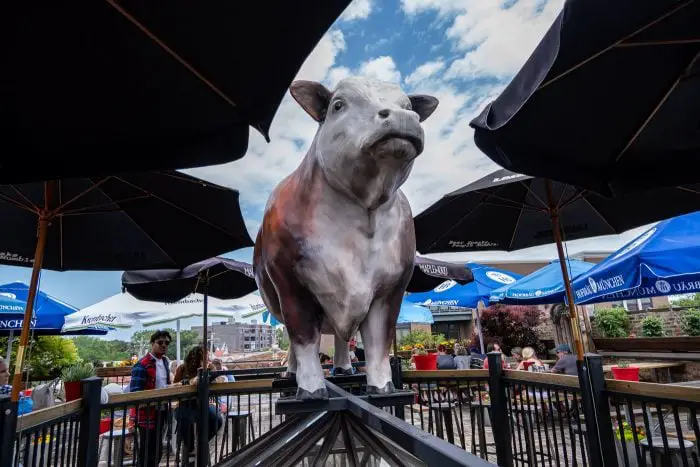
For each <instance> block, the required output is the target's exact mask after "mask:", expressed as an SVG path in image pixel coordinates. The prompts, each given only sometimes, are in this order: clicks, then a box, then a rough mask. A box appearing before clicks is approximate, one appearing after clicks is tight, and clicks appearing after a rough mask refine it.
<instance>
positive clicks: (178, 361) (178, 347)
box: [175, 319, 180, 365]
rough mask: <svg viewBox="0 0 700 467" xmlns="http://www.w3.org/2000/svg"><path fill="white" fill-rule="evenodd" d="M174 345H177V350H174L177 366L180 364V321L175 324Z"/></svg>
mask: <svg viewBox="0 0 700 467" xmlns="http://www.w3.org/2000/svg"><path fill="white" fill-rule="evenodd" d="M175 339H176V340H175V343H176V345H177V348H176V349H175V360H176V361H177V364H178V365H179V364H180V320H179V319H178V320H177V321H176V322H175Z"/></svg>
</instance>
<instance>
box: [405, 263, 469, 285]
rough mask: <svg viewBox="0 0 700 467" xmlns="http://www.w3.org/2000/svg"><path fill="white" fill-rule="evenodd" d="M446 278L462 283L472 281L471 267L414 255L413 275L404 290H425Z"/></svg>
mask: <svg viewBox="0 0 700 467" xmlns="http://www.w3.org/2000/svg"><path fill="white" fill-rule="evenodd" d="M446 280H453V281H455V282H457V283H458V284H460V285H464V284H468V283H470V282H472V281H473V280H474V276H473V275H472V271H471V269H469V268H468V267H467V266H465V265H464V264H463V263H461V264H460V263H449V262H447V261H439V260H437V259H433V258H426V257H425V256H419V255H416V263H415V266H414V267H413V276H411V282H409V283H408V287H406V292H427V291H428V290H433V289H434V288H435V287H437V286H438V285H440V284H442V283H443V282H445V281H446Z"/></svg>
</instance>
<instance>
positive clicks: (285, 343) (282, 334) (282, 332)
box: [275, 328, 289, 350]
mask: <svg viewBox="0 0 700 467" xmlns="http://www.w3.org/2000/svg"><path fill="white" fill-rule="evenodd" d="M275 334H276V335H277V336H276V337H277V345H279V347H280V349H282V350H288V349H289V336H288V335H287V329H286V328H277V329H275Z"/></svg>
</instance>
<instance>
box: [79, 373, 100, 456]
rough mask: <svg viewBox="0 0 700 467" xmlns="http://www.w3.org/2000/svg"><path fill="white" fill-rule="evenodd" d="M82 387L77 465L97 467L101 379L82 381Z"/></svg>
mask: <svg viewBox="0 0 700 467" xmlns="http://www.w3.org/2000/svg"><path fill="white" fill-rule="evenodd" d="M82 387H83V400H82V402H83V407H82V412H81V415H80V435H79V436H80V437H79V439H78V465H97V463H98V461H99V449H98V446H99V438H100V403H101V399H100V396H101V393H102V378H98V377H97V376H92V377H90V378H87V379H84V380H83V381H82Z"/></svg>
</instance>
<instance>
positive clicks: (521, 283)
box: [489, 259, 595, 305]
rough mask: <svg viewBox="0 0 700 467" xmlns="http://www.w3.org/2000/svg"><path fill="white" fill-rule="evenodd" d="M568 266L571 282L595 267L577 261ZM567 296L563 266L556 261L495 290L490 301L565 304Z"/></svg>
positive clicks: (569, 261) (514, 303)
mask: <svg viewBox="0 0 700 467" xmlns="http://www.w3.org/2000/svg"><path fill="white" fill-rule="evenodd" d="M566 265H567V270H568V272H569V278H570V279H571V280H574V279H575V278H576V277H578V276H579V275H581V274H583V273H585V272H586V271H588V270H589V269H591V268H592V267H593V266H595V264H593V263H588V262H586V261H579V260H576V259H569V260H567V262H566ZM565 295H566V292H565V290H564V280H563V279H562V275H561V265H560V264H559V260H555V261H552V262H551V263H549V264H548V265H547V266H545V267H543V268H540V269H538V270H537V271H535V272H533V273H530V274H528V275H527V276H525V277H523V278H522V279H518V280H517V281H515V282H513V283H512V284H509V285H504V286H503V287H500V288H498V289H495V290H493V291H492V292H491V297H490V299H489V300H490V301H491V302H498V303H503V304H504V305H518V304H519V305H524V304H531V305H549V304H552V303H563V302H565V299H564V296H565Z"/></svg>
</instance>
